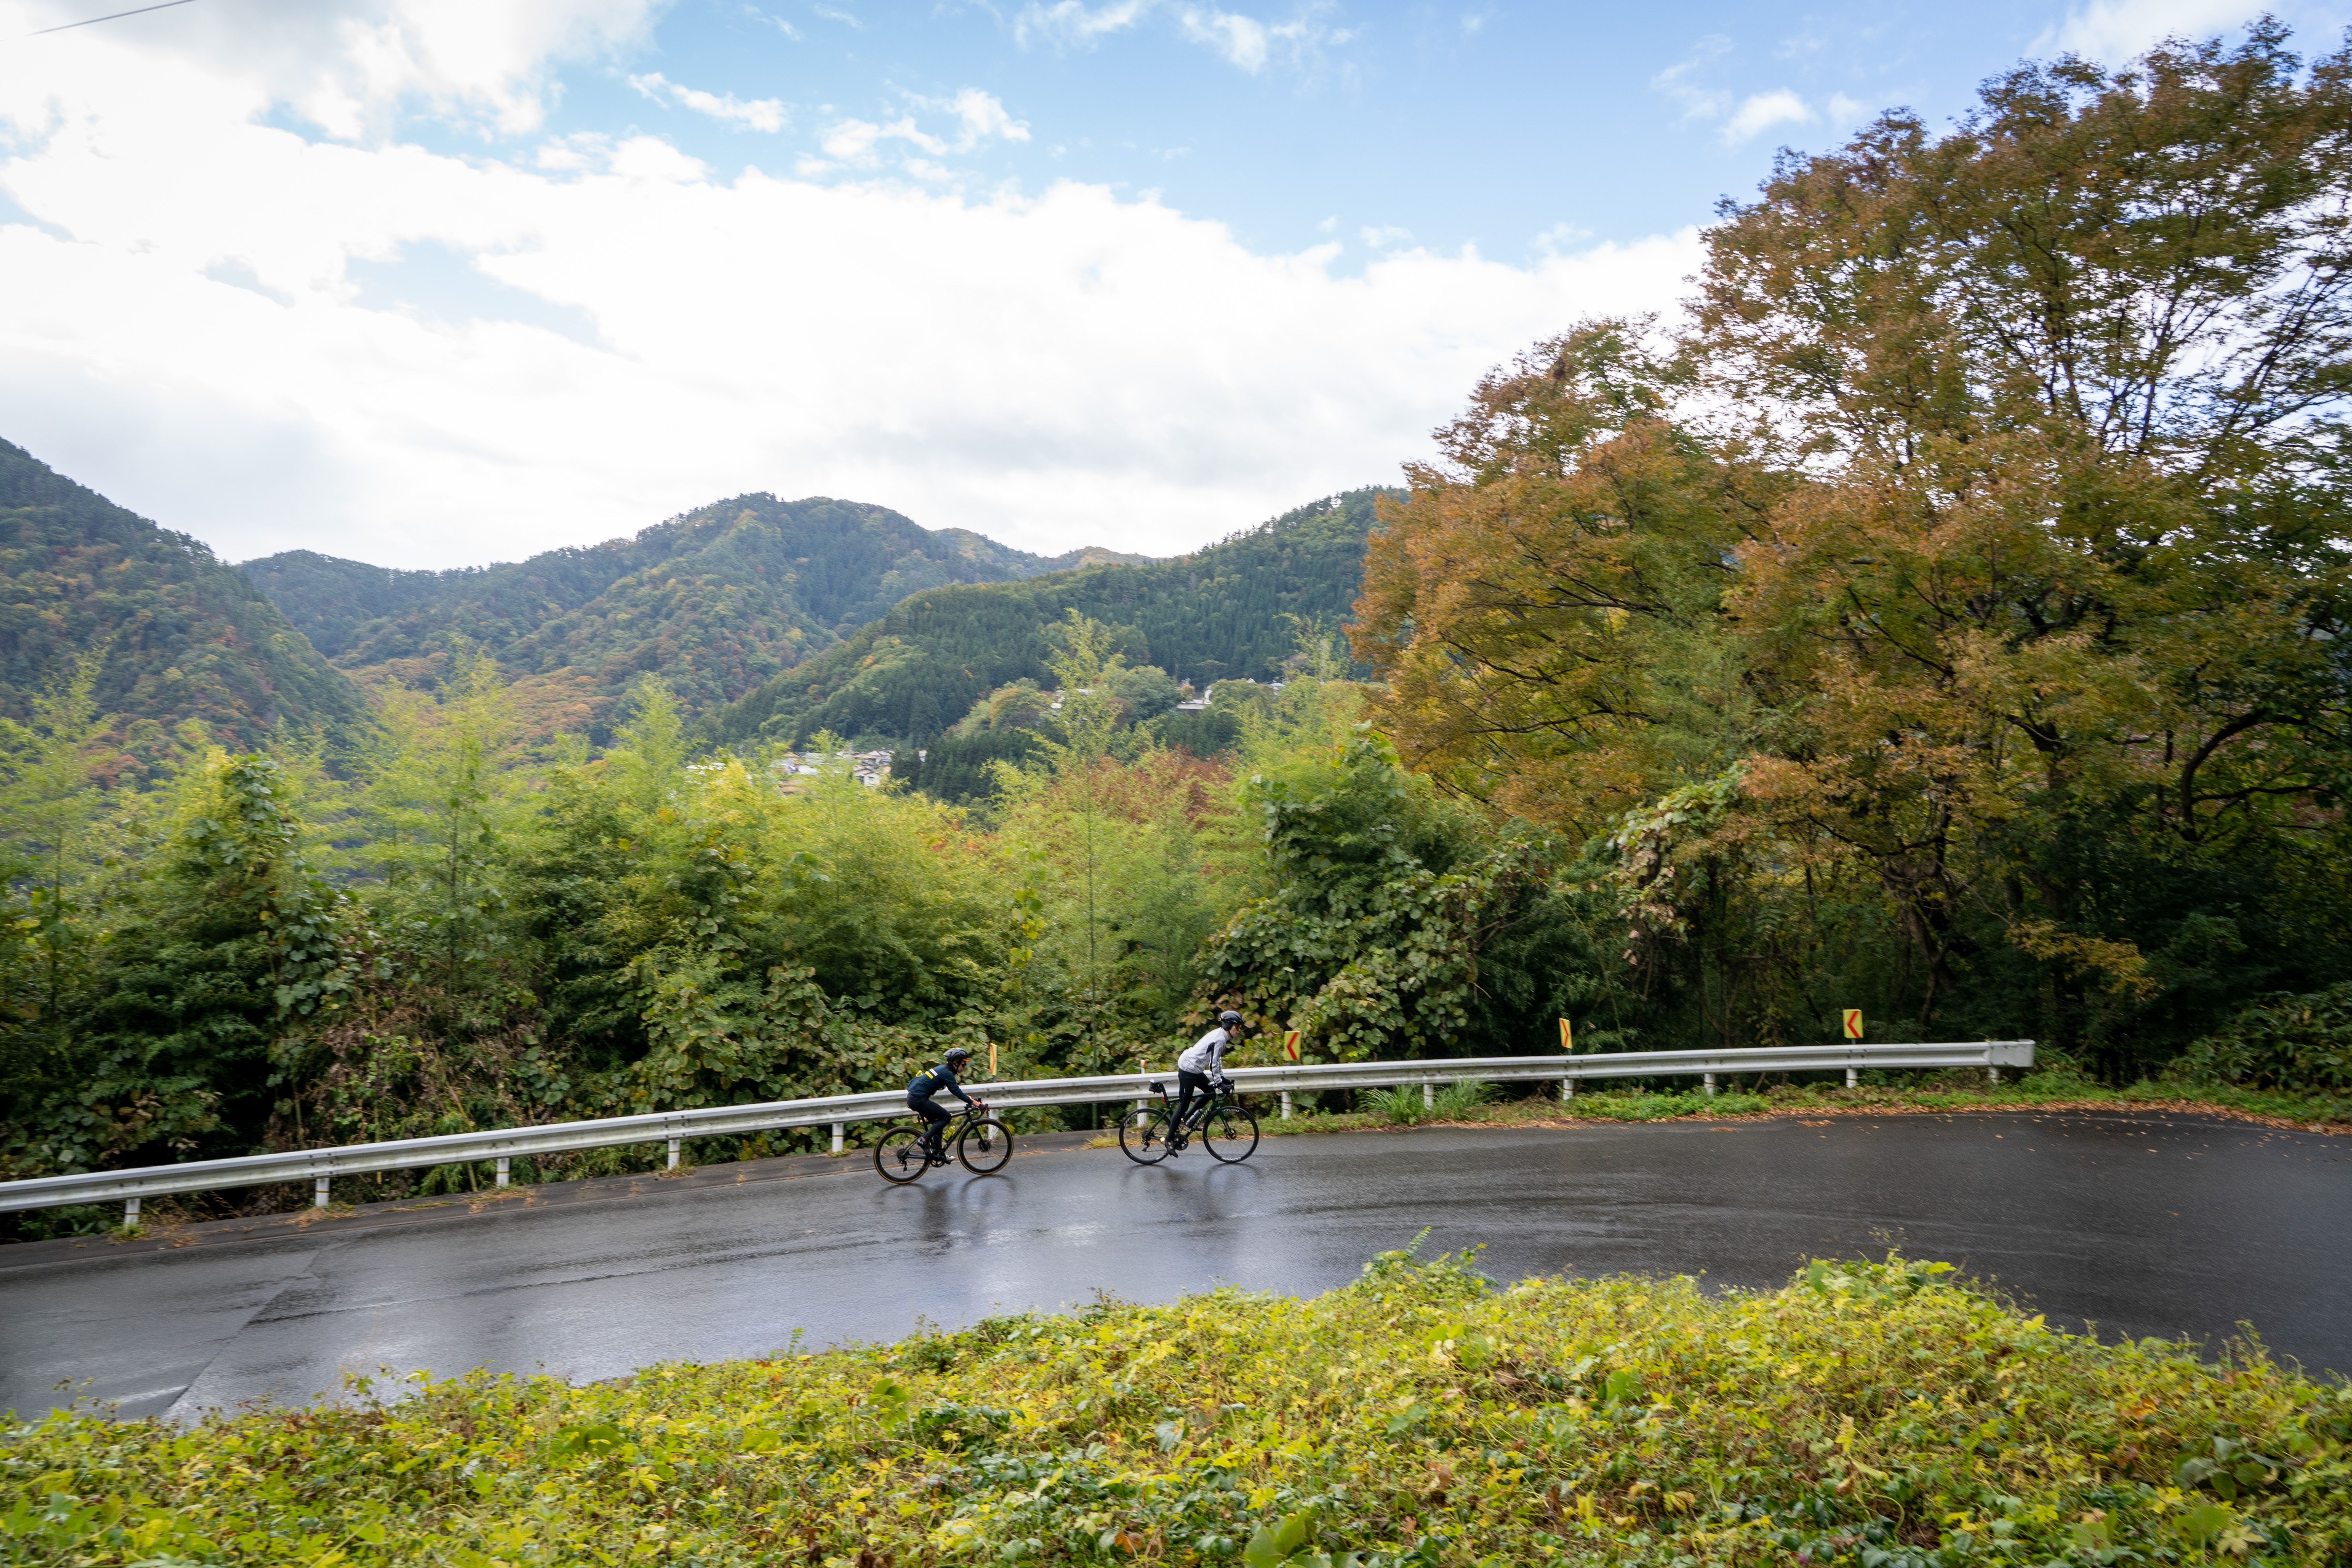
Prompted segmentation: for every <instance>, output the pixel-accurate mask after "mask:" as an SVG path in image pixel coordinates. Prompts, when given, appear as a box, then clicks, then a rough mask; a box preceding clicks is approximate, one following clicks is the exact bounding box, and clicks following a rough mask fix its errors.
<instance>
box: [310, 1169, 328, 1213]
mask: <svg viewBox="0 0 2352 1568" xmlns="http://www.w3.org/2000/svg"><path fill="white" fill-rule="evenodd" d="M310 1206H311V1207H312V1208H314V1209H322V1208H325V1207H326V1206H327V1178H326V1177H324V1176H321V1177H320V1178H319V1179H318V1181H317V1182H315V1183H314V1184H312V1185H311V1187H310Z"/></svg>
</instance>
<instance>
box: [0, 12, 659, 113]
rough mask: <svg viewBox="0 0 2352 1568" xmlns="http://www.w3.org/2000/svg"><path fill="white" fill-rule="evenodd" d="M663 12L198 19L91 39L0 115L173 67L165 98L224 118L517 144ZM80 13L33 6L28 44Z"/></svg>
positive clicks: (210, 15)
mask: <svg viewBox="0 0 2352 1568" xmlns="http://www.w3.org/2000/svg"><path fill="white" fill-rule="evenodd" d="M665 5H666V0H505V3H502V4H499V5H481V4H479V3H478V0H305V3H304V4H302V5H294V6H285V7H278V8H274V9H272V10H271V11H270V12H269V14H268V17H267V19H266V21H257V20H256V16H255V13H254V12H252V11H251V10H250V9H249V8H247V7H243V6H236V5H219V6H215V5H190V6H185V7H182V8H179V9H175V10H172V11H167V12H163V13H162V14H161V15H159V16H154V17H149V18H142V24H141V25H140V26H135V27H116V28H95V27H94V28H90V29H88V30H87V31H86V32H82V33H78V34H76V35H75V38H76V40H77V41H76V45H75V47H73V48H71V49H70V50H67V49H58V50H53V51H50V52H48V53H47V54H46V55H45V56H44V58H43V60H42V64H41V68H40V70H39V71H38V72H37V73H34V72H29V71H26V70H25V69H23V68H21V67H20V68H18V69H17V70H16V71H13V72H11V73H10V79H9V81H8V83H7V85H6V86H5V88H0V101H5V103H6V104H7V105H8V106H10V107H9V109H8V110H7V111H8V112H11V113H16V114H21V113H23V112H24V110H26V108H27V107H28V106H29V102H30V101H32V100H37V97H38V96H41V95H44V89H43V88H42V87H40V86H39V85H37V82H45V83H47V84H50V89H49V90H48V91H47V94H46V96H48V97H49V98H50V99H51V100H52V101H53V103H55V104H56V105H58V106H60V107H62V106H64V105H66V104H68V103H69V102H70V101H72V100H73V99H74V98H75V97H76V92H75V89H74V86H73V84H75V83H77V82H82V83H90V84H91V85H92V87H93V89H96V83H95V82H94V81H93V79H92V77H91V71H92V68H93V67H94V66H95V65H96V63H97V62H100V61H105V62H116V61H121V62H125V68H132V69H135V68H136V64H135V63H136V62H144V63H145V64H146V65H147V66H151V67H152V66H154V65H159V64H163V63H164V62H169V64H170V66H171V67H172V68H173V69H172V73H171V74H172V75H173V76H174V77H175V78H176V80H175V81H173V83H172V84H171V85H170V90H169V92H168V94H167V96H168V97H169V98H170V99H171V100H174V101H177V100H182V99H184V98H189V97H194V98H197V99H200V100H205V102H207V104H208V105H212V106H215V108H216V107H217V106H219V105H221V104H223V103H224V102H226V101H229V100H235V101H239V102H243V103H247V104H250V105H253V106H255V111H256V112H258V111H259V110H260V109H261V108H264V107H275V106H280V105H282V106H285V107H287V108H290V109H291V110H293V111H294V113H295V114H296V115H298V116H299V117H300V118H301V119H303V120H305V121H309V122H310V123H311V124H313V125H316V126H318V127H319V128H320V129H321V130H323V131H325V132H327V133H328V134H329V135H331V136H334V137H337V138H341V139H343V140H351V141H356V140H362V139H364V138H368V137H371V136H377V135H381V134H383V132H384V131H385V130H386V129H387V128H388V127H389V126H390V124H391V123H392V121H393V119H394V115H395V113H397V112H399V111H401V110H418V109H424V110H429V111H431V112H433V113H436V114H438V115H441V116H443V117H445V118H448V119H452V120H457V121H473V122H478V123H480V124H483V125H485V126H487V127H488V128H490V129H493V130H496V131H499V132H506V133H509V134H511V133H515V132H529V131H530V130H531V129H533V128H534V127H536V126H537V125H539V124H540V122H541V120H542V119H543V118H544V117H545V114H546V111H547V105H548V101H549V98H550V95H551V92H552V91H553V86H554V69H555V68H556V67H557V66H558V65H560V64H561V63H562V62H564V61H567V60H582V59H591V58H600V57H603V56H605V55H609V54H613V53H614V52H616V51H618V50H620V49H622V48H624V47H627V46H629V45H631V44H634V43H635V42H637V41H639V40H640V39H642V38H643V37H644V36H645V34H646V30H647V28H648V27H649V26H651V24H652V22H653V19H654V17H655V16H656V15H657V14H658V13H659V12H660V11H661V10H662V9H664V7H665ZM90 10H91V8H90V7H89V6H88V5H81V4H79V3H78V0H31V4H29V5H23V6H20V7H18V8H17V12H16V17H13V18H12V20H17V21H19V22H20V25H21V26H23V27H24V29H25V30H26V31H30V30H32V29H34V28H36V27H43V26H53V25H55V24H56V23H59V22H69V21H77V20H79V19H81V18H83V17H86V16H89V14H90Z"/></svg>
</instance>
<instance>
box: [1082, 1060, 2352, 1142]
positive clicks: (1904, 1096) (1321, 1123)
mask: <svg viewBox="0 0 2352 1568" xmlns="http://www.w3.org/2000/svg"><path fill="white" fill-rule="evenodd" d="M1420 1095H1421V1090H1420V1089H1419V1088H1418V1087H1417V1086H1407V1087H1406V1088H1404V1089H1392V1090H1377V1089H1374V1090H1366V1091H1363V1093H1362V1095H1361V1097H1360V1104H1362V1105H1363V1106H1364V1107H1365V1109H1363V1110H1356V1111H1337V1112H1334V1111H1317V1110H1309V1109H1308V1108H1307V1106H1305V1105H1304V1104H1302V1105H1300V1106H1299V1107H1298V1108H1297V1110H1296V1111H1295V1112H1294V1113H1293V1115H1292V1116H1291V1118H1290V1119H1289V1120H1288V1121H1284V1120H1283V1119H1282V1117H1281V1115H1280V1113H1279V1111H1278V1110H1277V1109H1276V1106H1275V1104H1274V1103H1273V1100H1272V1097H1270V1096H1252V1097H1251V1103H1252V1104H1253V1105H1254V1106H1255V1109H1256V1110H1257V1114H1258V1126H1259V1128H1260V1129H1261V1130H1262V1131H1265V1132H1266V1133H1269V1134H1279V1133H1293V1132H1352V1131H1379V1130H1382V1129H1386V1128H1390V1127H1394V1126H1399V1125H1412V1124H1415V1123H1419V1122H1425V1121H1445V1122H1453V1123H1457V1124H1468V1125H1476V1126H1493V1127H1529V1126H1557V1125H1559V1124H1560V1123H1562V1122H1570V1121H1669V1120H1674V1119H1676V1118H1684V1117H1692V1118H1701V1119H1705V1118H1721V1117H1731V1116H1756V1115H1774V1114H1789V1115H1811V1114H1819V1113H1822V1112H1845V1113H1855V1112H1883V1113H1886V1114H1896V1113H1901V1112H1906V1111H1937V1110H2164V1111H2170V1112H2174V1113H2177V1114H2184V1115H2219V1116H2223V1117H2231V1118H2237V1119H2242V1120H2248V1121H2260V1122H2263V1123H2265V1124H2268V1125H2272V1126H2280V1127H2298V1128H2303V1129H2306V1130H2309V1131H2319V1132H2344V1131H2352V1096H2347V1095H2342V1094H2336V1093H2331V1092H2329V1091H2327V1090H2325V1089H2322V1090H2317V1091H2313V1092H2305V1093H2294V1092H2288V1091H2285V1090H2269V1089H2234V1088H2230V1087H2226V1086H2209V1085H2195V1086H2185V1085H2180V1084H2171V1083H2137V1084H2134V1085H2132V1086H2131V1087H2130V1088H2128V1089H2109V1088H2105V1087H2104V1086H2101V1085H2099V1084H2096V1083H2093V1082H2090V1081H2088V1080H2086V1079H2079V1078H2075V1077H2074V1076H2073V1075H2072V1074H2063V1075H2059V1074H2051V1075H2040V1074H2036V1075H2030V1076H2028V1077H2027V1079H2025V1081H2024V1082H2022V1083H2005V1084H2002V1085H2000V1086H1999V1087H1994V1086H1992V1085H1989V1084H1987V1083H1986V1082H1985V1081H1984V1080H1983V1079H1982V1078H1981V1076H1979V1075H1976V1074H1967V1075H1962V1074H1958V1073H1954V1074H1946V1075H1937V1076H1933V1077H1930V1076H1928V1075H1924V1074H1923V1075H1918V1077H1917V1078H1916V1080H1915V1081H1914V1082H1911V1083H1908V1084H1875V1085H1868V1084H1866V1085H1864V1086H1863V1087H1861V1088H1858V1089H1843V1088H1839V1087H1835V1086H1832V1085H1829V1084H1772V1085H1769V1086H1757V1087H1749V1088H1740V1087H1738V1085H1737V1084H1734V1085H1732V1086H1728V1087H1727V1088H1725V1089H1721V1090H1719V1091H1718V1092H1717V1093H1716V1094H1715V1095H1714V1096H1712V1097H1709V1096H1708V1095H1706V1094H1705V1093H1703V1092H1701V1091H1700V1090H1698V1089H1687V1090H1677V1091H1674V1092H1670V1093H1664V1094H1655V1093H1640V1092H1631V1091H1626V1090H1612V1089H1601V1090H1592V1089H1585V1090H1580V1091H1579V1092H1578V1094H1577V1095H1576V1097H1575V1098H1574V1099H1572V1100H1560V1099H1559V1098H1558V1092H1557V1090H1549V1089H1548V1090H1547V1091H1546V1092H1544V1093H1540V1094H1535V1095H1529V1096H1527V1097H1525V1098H1522V1099H1517V1100H1501V1101H1498V1102H1486V1103H1480V1102H1477V1101H1471V1102H1469V1103H1455V1104H1453V1105H1444V1100H1445V1090H1444V1089H1440V1090H1439V1091H1438V1096H1437V1098H1438V1099H1439V1100H1440V1101H1441V1107H1442V1108H1441V1109H1439V1110H1435V1111H1433V1112H1429V1113H1424V1112H1423V1111H1422V1110H1421V1100H1420ZM1400 1112H1402V1114H1400ZM1109 1142H1113V1141H1111V1140H1097V1144H1096V1146H1097V1147H1107V1146H1108V1143H1109Z"/></svg>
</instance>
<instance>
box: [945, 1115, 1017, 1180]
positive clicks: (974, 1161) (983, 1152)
mask: <svg viewBox="0 0 2352 1568" xmlns="http://www.w3.org/2000/svg"><path fill="white" fill-rule="evenodd" d="M956 1158H957V1159H959V1160H961V1161H962V1162H963V1168H964V1169H965V1170H967V1171H970V1172H971V1173H972V1174H973V1175H975V1176H985V1175H987V1174H989V1173H991V1172H992V1171H1001V1170H1003V1169H1004V1162H1005V1161H1007V1160H1010V1159H1011V1158H1013V1133H1012V1131H1011V1129H1009V1128H1007V1127H1006V1126H1005V1125H1004V1123H1003V1122H1002V1121H997V1120H996V1118H994V1117H993V1116H991V1117H987V1118H985V1119H983V1120H982V1121H975V1122H972V1123H971V1125H970V1126H968V1127H966V1128H965V1129H964V1130H963V1131H961V1132H959V1133H958V1134H956Z"/></svg>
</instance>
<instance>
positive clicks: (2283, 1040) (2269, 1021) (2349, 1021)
mask: <svg viewBox="0 0 2352 1568" xmlns="http://www.w3.org/2000/svg"><path fill="white" fill-rule="evenodd" d="M2171 1076H2172V1077H2174V1078H2176V1079H2180V1080H2181V1081H2183V1082H2187V1083H2230V1084H2238V1085H2241V1086H2242V1087H2245V1088H2249V1089H2309V1088H2314V1087H2326V1088H2330V1089H2352V983H2347V984H2342V985H2331V986H2329V987H2328V988H2327V989H2326V990H2325V991H2314V992H2311V993H2309V994H2305V995H2301V996H2290V995H2273V996H2266V997H2264V998H2263V999H2262V1000H2261V1001H2260V1002H2257V1003H2255V1004H2254V1005H2252V1006H2251V1007H2249V1008H2247V1009H2246V1010H2245V1011H2244V1012H2242V1013H2241V1014H2239V1015H2238V1016H2236V1017H2235V1018H2232V1019H2231V1020H2230V1023H2229V1025H2228V1026H2227V1027H2225V1028H2222V1029H2220V1030H2217V1031H2216V1032H2214V1033H2213V1034H2210V1035H2208V1036H2206V1037H2204V1038H2203V1039H2201V1040H2199V1041H2197V1042H2196V1043H2194V1044H2193V1045H2191V1046H2190V1047H2189V1049H2188V1050H2187V1051H2185V1052H2183V1053H2182V1054H2181V1056H2180V1058H2179V1060H2178V1061H2177V1062H2175V1063H2174V1064H2173V1067H2172V1069H2171Z"/></svg>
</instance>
